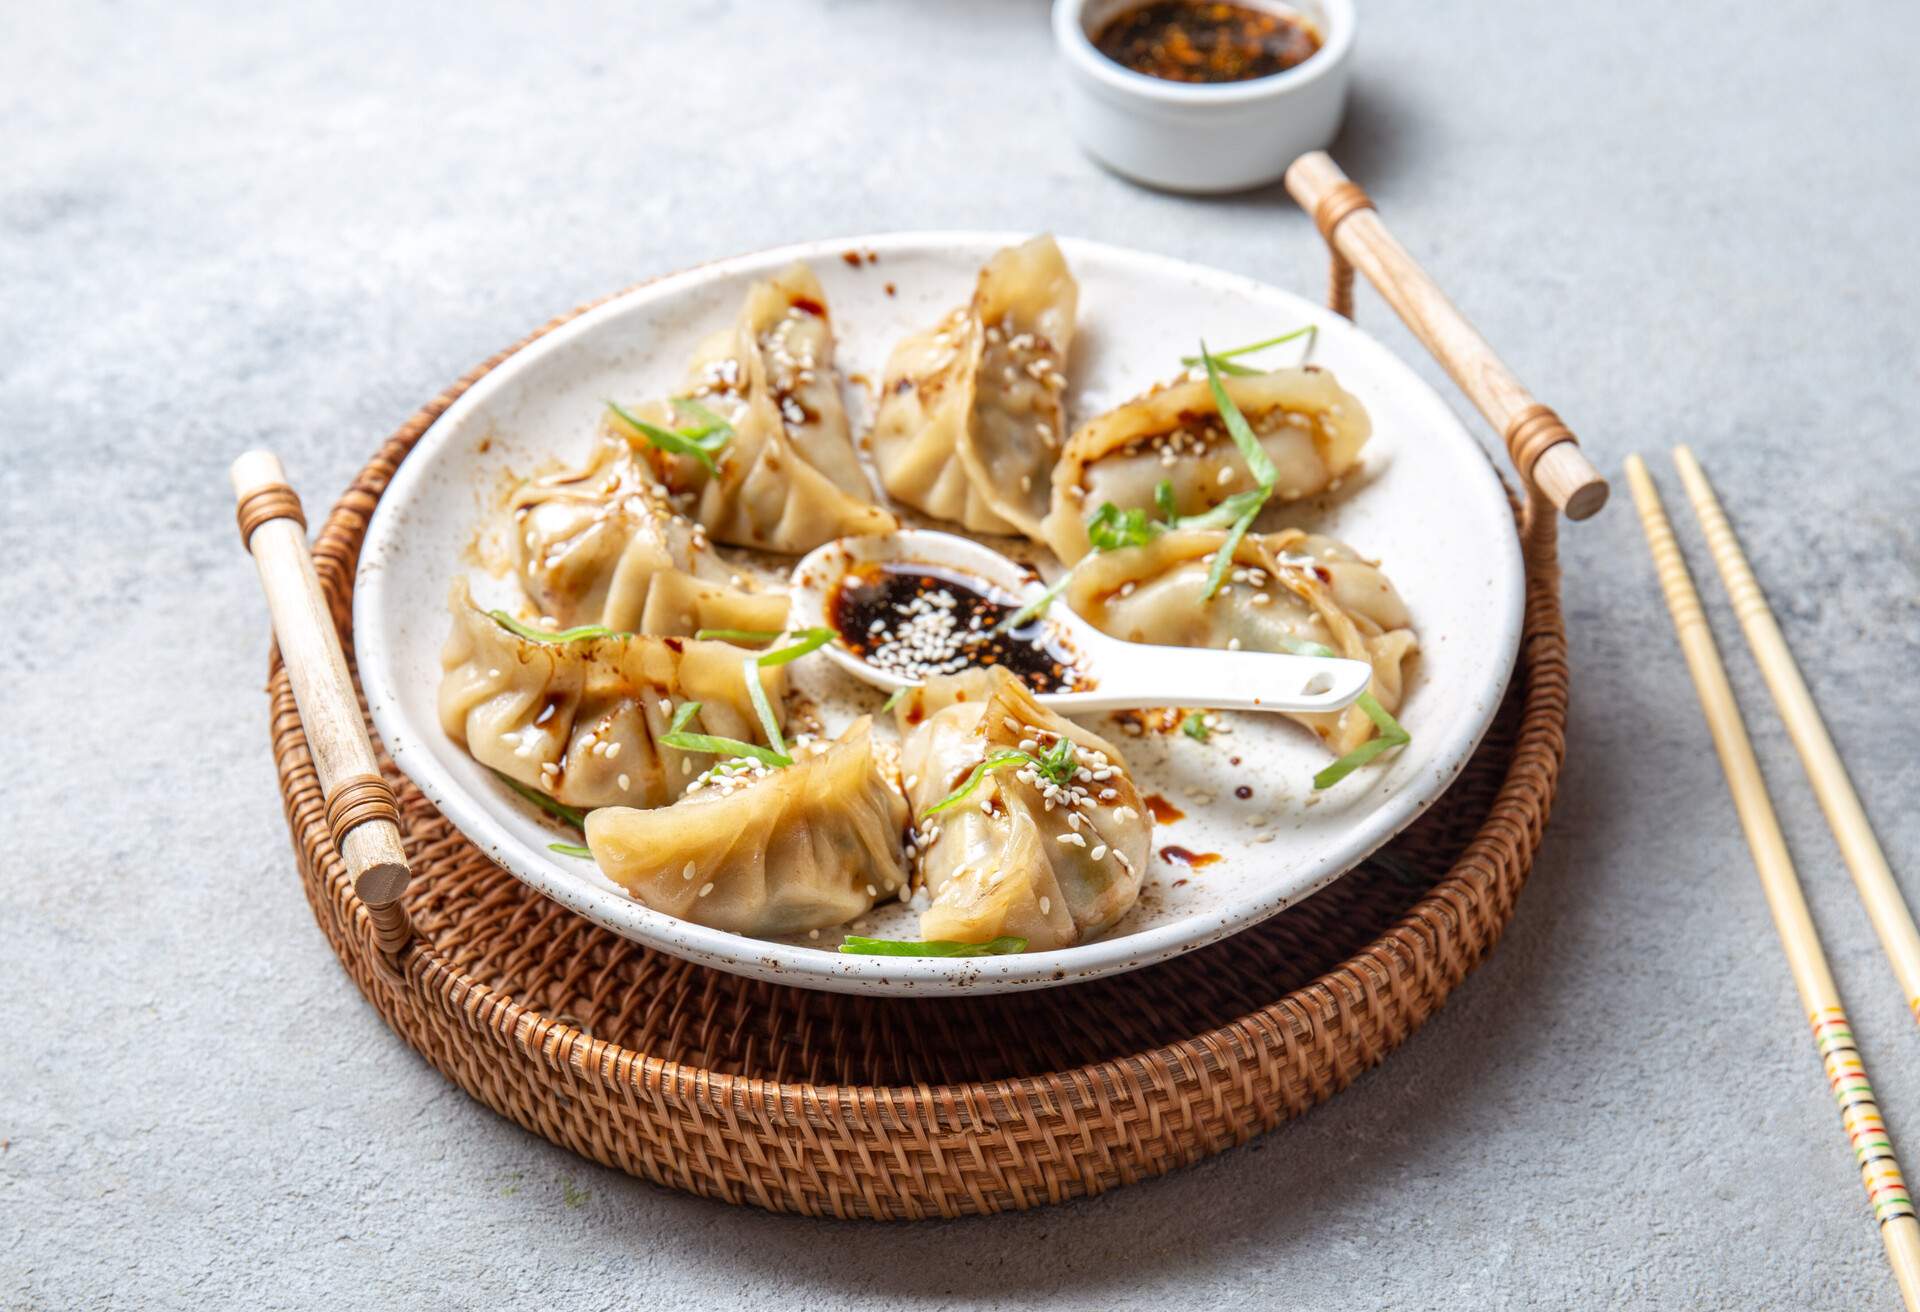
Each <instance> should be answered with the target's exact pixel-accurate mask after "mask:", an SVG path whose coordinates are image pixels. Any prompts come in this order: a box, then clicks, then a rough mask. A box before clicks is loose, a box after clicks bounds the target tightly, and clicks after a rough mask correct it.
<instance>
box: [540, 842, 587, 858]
mask: <svg viewBox="0 0 1920 1312" xmlns="http://www.w3.org/2000/svg"><path fill="white" fill-rule="evenodd" d="M547 850H548V851H549V852H558V853H559V854H560V855H561V856H577V857H579V858H581V859H582V860H585V861H591V860H593V849H592V848H590V847H587V846H585V845H584V844H581V843H548V844H547Z"/></svg>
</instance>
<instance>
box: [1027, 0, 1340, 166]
mask: <svg viewBox="0 0 1920 1312" xmlns="http://www.w3.org/2000/svg"><path fill="white" fill-rule="evenodd" d="M1139 3H1141V0H1054V5H1053V40H1054V44H1055V45H1057V46H1058V47H1059V48H1060V61H1061V64H1062V66H1063V72H1064V80H1065V88H1064V90H1065V95H1066V102H1067V123H1068V126H1069V127H1070V128H1071V129H1072V131H1073V135H1074V137H1075V139H1076V140H1078V141H1079V143H1080V144H1081V146H1083V147H1084V148H1085V149H1086V151H1087V153H1088V154H1090V155H1092V156H1093V157H1094V158H1095V159H1097V160H1099V161H1100V162H1101V163H1102V164H1105V165H1106V166H1107V167H1108V168H1110V169H1112V170H1114V171H1115V172H1116V173H1120V174H1123V175H1124V176H1126V177H1129V178H1132V179H1133V180H1134V181H1136V182H1144V183H1146V184H1147V185H1148V186H1150V187H1161V188H1164V189H1166V190H1168V191H1187V192H1226V191H1243V190H1245V189H1246V188H1248V187H1258V186H1261V185H1263V184H1265V183H1269V182H1272V181H1274V180H1275V179H1277V178H1279V176H1280V175H1281V174H1282V173H1284V172H1286V168H1287V165H1289V164H1291V163H1292V162H1293V161H1294V160H1295V159H1297V158H1298V157H1299V156H1301V155H1303V154H1305V153H1306V152H1307V151H1310V150H1322V149H1324V148H1326V147H1327V146H1328V145H1330V144H1332V142H1333V138H1334V136H1335V134H1336V133H1338V132H1339V131H1340V118H1341V115H1342V114H1344V113H1345V112H1346V107H1347V81H1348V75H1349V71H1350V65H1351V57H1352V54H1353V0H1297V3H1294V4H1291V5H1285V6H1282V5H1280V4H1277V3H1274V0H1239V3H1241V4H1245V5H1250V6H1253V7H1257V8H1288V9H1292V10H1294V11H1296V12H1298V13H1301V14H1304V15H1306V17H1308V18H1309V19H1312V20H1313V22H1314V23H1315V24H1316V25H1317V26H1318V27H1319V29H1320V35H1321V37H1322V38H1323V41H1324V44H1323V45H1322V46H1321V47H1320V49H1319V50H1318V51H1317V52H1315V54H1314V55H1313V57H1312V58H1310V59H1308V60H1306V61H1305V62H1303V63H1300V64H1297V65H1295V66H1294V67H1293V68H1290V69H1288V70H1287V71H1286V72H1284V73H1275V74H1274V75H1273V76H1271V77H1262V78H1252V79H1250V80H1248V81H1245V82H1217V83H1188V82H1168V81H1165V80H1163V79H1161V78H1157V77H1147V76H1146V75H1145V74H1142V73H1135V72H1133V71H1132V70H1131V69H1127V68H1123V67H1122V66H1121V65H1119V64H1116V63H1114V62H1113V61H1112V60H1111V59H1108V58H1107V57H1106V56H1105V55H1103V54H1101V53H1100V51H1099V50H1098V49H1096V48H1095V47H1094V44H1093V34H1094V33H1096V32H1098V31H1099V30H1100V27H1101V26H1102V25H1103V24H1104V23H1105V22H1106V21H1107V20H1108V19H1110V18H1112V17H1113V16H1114V15H1115V14H1118V13H1121V12H1123V11H1125V10H1127V9H1130V8H1132V7H1133V6H1134V5H1137V4H1139Z"/></svg>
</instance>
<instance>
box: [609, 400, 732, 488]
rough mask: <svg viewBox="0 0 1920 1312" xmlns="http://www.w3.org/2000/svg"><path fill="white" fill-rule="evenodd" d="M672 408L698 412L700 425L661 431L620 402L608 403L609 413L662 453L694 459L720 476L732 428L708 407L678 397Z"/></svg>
mask: <svg viewBox="0 0 1920 1312" xmlns="http://www.w3.org/2000/svg"><path fill="white" fill-rule="evenodd" d="M673 404H674V407H675V408H676V409H686V410H688V411H689V412H690V413H691V412H695V411H697V412H698V415H699V417H700V419H701V422H700V423H699V424H698V425H697V426H695V427H693V428H662V427H660V426H659V425H658V424H650V423H648V422H647V421H646V420H644V419H642V418H640V417H639V416H638V415H635V414H631V413H629V412H628V411H627V410H626V408H625V407H623V406H621V405H620V403H619V402H617V401H609V402H607V409H608V410H610V411H612V412H613V415H614V418H616V419H618V420H619V421H620V422H621V423H622V424H624V425H625V426H626V427H627V428H628V429H630V430H632V432H634V433H635V434H637V435H638V436H640V437H644V438H645V439H646V440H647V441H648V442H650V443H652V444H653V445H654V446H655V447H658V448H659V449H660V450H662V451H669V452H672V453H673V454H674V455H681V456H691V457H692V458H693V459H695V460H697V461H699V462H700V464H701V465H702V466H703V467H704V468H705V469H706V471H707V472H708V473H709V474H718V473H719V472H720V467H719V464H718V463H717V461H716V457H717V456H718V455H719V454H720V452H721V450H722V449H724V448H725V447H726V445H727V443H728V442H731V441H732V440H733V426H732V425H731V424H729V423H728V422H727V421H726V420H724V419H722V418H721V417H720V416H719V415H716V414H714V413H713V411H711V410H709V409H707V408H706V407H705V406H703V405H700V404H698V403H697V402H694V401H690V400H688V399H686V398H685V397H675V398H674V401H673Z"/></svg>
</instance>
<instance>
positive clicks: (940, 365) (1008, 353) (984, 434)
mask: <svg viewBox="0 0 1920 1312" xmlns="http://www.w3.org/2000/svg"><path fill="white" fill-rule="evenodd" d="M1079 301H1080V288H1079V285H1078V284H1077V283H1075V282H1074V280H1073V274H1072V272H1071V271H1069V270H1068V268H1067V261H1066V259H1065V257H1064V256H1062V255H1061V254H1060V247H1059V246H1058V245H1056V244H1055V242H1054V240H1053V238H1052V237H1049V236H1041V237H1035V238H1034V239H1033V240H1032V241H1029V242H1027V243H1025V244H1024V245H1020V246H1009V247H1008V248H1007V249H1005V250H1003V251H1001V252H1000V253H999V254H997V255H995V256H994V257H993V258H992V259H991V260H989V261H988V262H987V265H986V267H985V268H984V269H982V270H981V271H980V281H979V283H978V285H977V286H976V287H975V288H974V293H973V299H972V301H970V302H969V303H968V304H967V305H966V307H965V308H963V309H959V310H955V311H954V312H953V313H952V314H950V315H948V316H947V318H946V319H944V320H942V321H941V322H940V323H939V324H938V325H936V326H935V327H933V328H931V329H929V330H927V331H926V332H922V333H916V334H914V335H913V336H911V337H908V338H907V339H906V340H905V341H903V342H901V343H900V344H899V345H898V346H896V347H895V348H894V351H893V355H892V357H891V358H890V359H889V360H888V361H887V370H886V378H885V381H884V382H883V383H882V384H881V387H880V406H879V411H878V413H877V414H875V416H874V422H873V461H874V464H875V466H876V467H878V469H879V470H880V482H881V484H882V485H883V486H884V487H885V488H886V490H887V492H888V494H889V495H891V496H893V497H895V498H897V499H898V500H900V501H902V502H905V503H906V504H907V505H910V506H913V507H914V508H916V509H918V510H923V511H925V512H926V513H927V514H929V515H933V516H935V517H936V518H939V519H950V520H955V521H957V522H959V523H961V524H963V525H965V526H966V527H967V528H970V529H972V530H974V531H975V532H979V533H1024V534H1026V535H1027V536H1028V537H1031V538H1034V539H1035V540H1042V539H1041V530H1040V522H1041V520H1042V519H1044V518H1045V516H1046V513H1047V505H1048V499H1049V497H1050V496H1051V490H1050V489H1051V486H1052V485H1051V483H1050V481H1049V480H1050V477H1051V474H1052V470H1053V463H1054V461H1055V460H1056V459H1057V458H1058V456H1059V452H1060V443H1061V442H1062V441H1063V440H1064V438H1065V423H1066V420H1065V413H1064V411H1063V409H1062V406H1061V401H1060V394H1061V392H1062V391H1063V390H1064V389H1065V388H1066V384H1067V379H1066V374H1065V372H1064V370H1065V369H1066V361H1067V350H1068V348H1069V347H1070V346H1071V345H1072V342H1073V323H1074V314H1075V312H1076V309H1077V307H1078V305H1079Z"/></svg>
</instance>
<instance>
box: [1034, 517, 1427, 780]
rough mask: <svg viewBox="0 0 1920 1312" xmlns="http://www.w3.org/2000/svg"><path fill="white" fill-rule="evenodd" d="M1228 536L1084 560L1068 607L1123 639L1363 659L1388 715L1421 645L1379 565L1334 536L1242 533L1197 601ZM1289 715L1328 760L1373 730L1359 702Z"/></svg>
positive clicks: (1194, 537) (1196, 537) (1195, 534)
mask: <svg viewBox="0 0 1920 1312" xmlns="http://www.w3.org/2000/svg"><path fill="white" fill-rule="evenodd" d="M1227 537H1228V533H1227V531H1226V530H1224V529H1180V530H1175V531H1173V532H1169V533H1163V534H1161V535H1160V536H1159V537H1156V538H1154V539H1152V540H1151V541H1149V542H1148V543H1146V544H1145V545H1144V546H1138V547H1123V548H1121V549H1119V550H1116V551H1103V552H1100V553H1099V554H1097V555H1094V556H1090V557H1088V558H1087V559H1085V560H1083V561H1081V562H1080V564H1079V565H1078V566H1077V567H1075V569H1074V571H1073V579H1072V581H1071V582H1070V583H1068V585H1067V592H1066V599H1067V604H1068V605H1069V606H1071V607H1072V608H1073V610H1074V613H1075V614H1077V615H1079V616H1081V618H1083V619H1085V620H1086V621H1087V622H1088V623H1089V624H1092V625H1093V626H1094V627H1095V628H1097V629H1099V630H1100V631H1101V632H1102V633H1109V634H1112V635H1113V636H1114V637H1116V638H1123V639H1125V640H1126V641H1128V642H1151V643H1158V644H1160V645H1162V646H1170V647H1220V648H1229V647H1237V648H1238V649H1240V650H1243V651H1276V652H1279V651H1287V650H1289V649H1290V645H1291V644H1297V643H1300V642H1303V641H1304V642H1308V643H1317V644H1319V645H1320V646H1323V647H1328V648H1331V649H1332V650H1333V651H1334V653H1335V654H1336V655H1340V656H1345V657H1349V658H1351V659H1353V660H1363V661H1369V662H1371V663H1372V665H1373V685H1372V688H1371V691H1372V693H1373V695H1374V697H1375V698H1376V699H1377V700H1378V701H1379V703H1380V704H1381V706H1383V707H1385V708H1386V710H1387V712H1388V714H1394V713H1396V712H1398V711H1399V709H1400V703H1401V700H1402V698H1403V697H1404V695H1405V692H1406V667H1407V662H1408V661H1410V660H1411V659H1412V658H1413V656H1414V654H1415V653H1416V652H1417V651H1418V650H1419V647H1420V644H1419V640H1418V639H1417V638H1416V637H1415V636H1414V632H1413V621H1412V618H1411V617H1410V616H1409V615H1408V614H1407V607H1406V604H1405V603H1404V602H1402V601H1401V600H1400V594H1399V593H1398V592H1396V591H1395V590H1394V586H1393V584H1392V583H1391V582H1389V581H1388V579H1387V576H1386V575H1385V574H1384V573H1382V572H1381V570H1380V567H1379V566H1378V565H1376V564H1374V563H1372V562H1371V561H1368V560H1365V559H1362V558H1361V556H1360V555H1359V554H1358V553H1356V552H1355V551H1354V550H1353V549H1352V548H1351V547H1348V546H1347V545H1345V544H1344V543H1341V542H1336V541H1334V540H1333V539H1332V538H1327V537H1321V536H1318V535H1316V534H1308V533H1302V532H1301V531H1299V530H1298V529H1287V530H1285V531H1283V532H1279V533H1267V534H1249V535H1248V536H1246V537H1244V538H1242V539H1241V540H1240V542H1239V545H1238V546H1236V547H1235V548H1234V552H1233V566H1232V569H1231V571H1230V572H1229V573H1228V574H1227V576H1226V578H1225V580H1224V581H1223V582H1222V584H1221V587H1220V590H1219V591H1218V592H1217V593H1215V594H1214V595H1213V596H1212V597H1211V598H1205V594H1206V588H1207V577H1208V574H1209V572H1210V570H1211V568H1212V563H1213V557H1214V553H1215V552H1217V551H1219V550H1220V548H1221V547H1222V545H1224V544H1225V542H1226V540H1227ZM1203 598H1205V599H1203ZM1289 718H1291V719H1293V720H1297V721H1298V722H1300V723H1301V724H1304V725H1306V726H1307V727H1308V728H1309V729H1312V730H1313V732H1314V733H1315V734H1316V735H1318V736H1319V738H1320V740H1321V741H1322V742H1324V743H1325V744H1326V745H1327V747H1328V748H1330V749H1331V750H1332V751H1333V753H1334V754H1335V755H1336V756H1344V755H1346V754H1347V753H1348V752H1350V751H1352V750H1353V749H1354V748H1356V747H1358V746H1359V745H1360V744H1361V743H1363V742H1365V741H1366V740H1367V739H1369V738H1371V737H1373V735H1374V733H1375V732H1376V729H1375V726H1374V723H1373V721H1372V720H1371V719H1369V718H1368V717H1367V714H1366V712H1365V711H1363V710H1361V709H1360V708H1359V707H1357V706H1349V707H1347V708H1346V709H1345V710H1344V711H1326V712H1321V713H1318V714H1312V715H1294V716H1291V717H1289Z"/></svg>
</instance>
